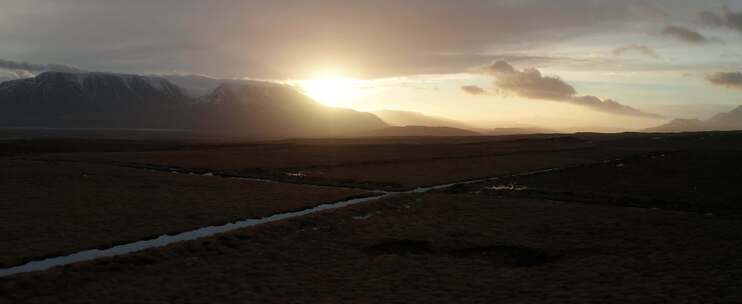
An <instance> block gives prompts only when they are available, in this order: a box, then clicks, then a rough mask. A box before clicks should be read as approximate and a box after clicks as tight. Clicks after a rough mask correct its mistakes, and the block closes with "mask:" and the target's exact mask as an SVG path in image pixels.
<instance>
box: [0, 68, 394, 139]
mask: <svg viewBox="0 0 742 304" xmlns="http://www.w3.org/2000/svg"><path fill="white" fill-rule="evenodd" d="M189 80H190V81H192V82H193V81H199V83H201V84H202V85H201V86H200V87H196V89H194V87H190V88H188V89H186V88H183V87H181V86H179V85H176V84H174V83H173V81H171V80H168V79H167V78H166V77H162V76H141V75H128V74H111V73H87V72H85V73H82V72H81V73H64V72H45V73H41V74H39V75H37V76H36V77H33V78H26V79H20V80H11V81H5V82H2V83H0V127H45V128H132V129H137V128H140V129H178V130H195V131H200V132H214V133H223V134H230V135H235V134H239V135H241V136H246V137H266V138H268V137H294V136H296V137H313V136H335V135H342V134H346V133H357V132H364V131H370V130H375V129H381V128H384V127H387V126H388V125H387V124H386V123H385V122H384V121H382V120H381V119H379V118H378V117H376V116H375V115H373V114H370V113H363V112H357V111H354V110H349V109H338V108H332V107H328V106H324V105H322V104H320V103H317V102H315V101H313V100H311V99H310V98H308V97H306V96H305V95H304V94H302V93H301V92H300V91H299V90H297V89H296V88H294V87H292V86H288V85H283V84H275V83H270V82H259V81H213V82H211V83H210V84H209V83H206V82H204V80H205V78H185V77H182V78H180V79H179V82H181V83H186V82H187V81H189ZM210 86H216V87H215V88H213V90H212V89H211V88H210ZM209 90H210V92H209V93H208V94H206V95H202V96H199V94H198V93H199V92H206V91H209Z"/></svg>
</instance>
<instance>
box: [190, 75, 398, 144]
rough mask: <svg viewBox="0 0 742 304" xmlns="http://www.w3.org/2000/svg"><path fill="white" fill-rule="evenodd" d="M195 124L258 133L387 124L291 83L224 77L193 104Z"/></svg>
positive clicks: (322, 132) (338, 131) (331, 131)
mask: <svg viewBox="0 0 742 304" xmlns="http://www.w3.org/2000/svg"><path fill="white" fill-rule="evenodd" d="M194 107H195V108H196V109H197V110H196V111H197V112H198V113H199V115H198V118H199V122H200V127H199V129H212V130H214V129H215V130H220V131H230V132H232V131H234V130H236V131H237V132H240V133H243V134H252V135H255V136H263V137H303V136H335V135H343V134H348V133H354V132H360V131H369V130H374V129H379V128H383V127H386V126H387V124H386V123H384V122H383V121H382V120H381V119H379V118H378V117H376V116H375V115H373V114H370V113H364V112H358V111H354V110H350V109H339V108H332V107H328V106H324V105H322V104H320V103H317V102H316V101H314V100H311V99H310V98H308V97H307V96H305V95H304V94H302V93H301V92H300V91H298V90H297V89H296V88H294V87H291V86H287V85H282V84H275V83H269V82H229V83H224V84H222V85H220V86H219V87H218V88H216V89H215V90H214V92H212V93H211V94H210V95H208V96H205V97H203V98H201V102H200V103H198V104H196V105H195V106H194Z"/></svg>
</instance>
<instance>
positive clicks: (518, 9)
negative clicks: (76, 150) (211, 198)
mask: <svg viewBox="0 0 742 304" xmlns="http://www.w3.org/2000/svg"><path fill="white" fill-rule="evenodd" d="M6 2H8V3H5V2H3V5H2V10H0V41H2V48H1V49H0V53H2V54H5V55H4V56H23V58H24V59H26V60H29V61H38V62H47V61H50V62H65V63H71V64H75V65H81V66H85V67H87V68H90V69H94V70H105V71H116V72H129V73H167V72H172V71H179V72H181V73H197V74H207V75H212V76H214V77H217V78H234V77H242V76H249V77H254V78H264V79H265V78H270V79H302V78H304V77H311V76H313V75H314V74H316V72H317V70H318V69H333V68H337V69H342V70H347V71H345V72H346V73H348V74H353V75H349V76H352V77H359V78H385V77H393V76H404V75H413V74H431V73H457V72H460V71H462V70H465V69H467V68H470V67H472V66H476V65H477V64H478V63H481V62H486V61H482V60H480V59H481V55H482V54H486V53H487V52H499V53H502V52H520V51H522V50H525V49H527V50H531V51H534V50H535V51H536V52H539V50H543V51H544V52H548V51H551V50H553V49H551V48H550V46H552V45H553V44H559V43H563V42H565V41H566V40H567V39H570V38H579V37H592V36H603V35H614V34H616V33H621V32H624V31H626V32H630V31H635V30H636V29H637V28H641V27H640V26H637V24H640V25H644V23H650V24H651V25H654V24H664V22H666V20H665V19H666V18H667V16H677V15H679V14H682V13H683V12H685V11H692V12H697V11H701V10H703V9H704V7H706V6H708V4H705V3H702V2H704V1H698V0H629V1H609V0H559V1H554V0H522V1H514V0H507V1H485V0H473V1H451V0H406V1H385V2H384V8H385V9H384V10H379V9H378V7H379V1H378V0H354V1H352V2H351V1H347V0H317V1H299V0H290V1H267V0H243V1H217V2H218V3H217V4H214V3H212V2H213V1H200V0H180V1H94V0H67V1H49V0H24V1H6ZM174 2H177V5H173V3H174ZM421 8H424V9H421ZM75 20H86V22H74V21H75ZM658 22H662V23H658ZM90 24H95V26H94V27H91V26H90ZM348 24H354V25H355V26H347V25H348ZM49 29H55V30H54V31H50V30H49ZM578 47H579V46H578ZM509 62H515V61H509Z"/></svg>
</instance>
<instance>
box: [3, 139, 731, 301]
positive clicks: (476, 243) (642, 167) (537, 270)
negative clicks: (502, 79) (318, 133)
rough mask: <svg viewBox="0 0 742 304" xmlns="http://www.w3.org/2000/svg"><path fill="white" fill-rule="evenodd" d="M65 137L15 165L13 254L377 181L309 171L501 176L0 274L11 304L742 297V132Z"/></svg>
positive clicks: (179, 226)
mask: <svg viewBox="0 0 742 304" xmlns="http://www.w3.org/2000/svg"><path fill="white" fill-rule="evenodd" d="M62 143H65V145H63V146H64V147H65V149H62V150H60V151H57V152H59V153H53V152H55V151H54V149H53V148H51V147H52V146H51V145H50V144H49V143H48V142H44V143H25V145H26V147H29V146H31V147H36V148H35V149H32V150H30V151H31V152H26V153H21V154H18V153H9V154H6V155H13V157H5V158H2V159H0V193H3V194H4V197H3V199H4V200H2V201H0V208H2V210H0V221H2V223H4V225H3V226H2V227H1V228H0V229H2V230H0V235H3V236H4V237H5V239H4V241H3V242H2V246H3V247H2V248H0V250H1V251H0V252H2V253H3V255H2V259H3V260H0V261H3V262H0V267H1V265H2V263H5V265H10V264H17V263H18V261H24V260H28V259H34V258H39V257H42V256H49V255H55V254H60V253H67V252H70V251H74V250H78V249H82V248H92V247H108V246H110V245H111V244H115V243H120V242H126V241H130V240H138V239H141V238H146V237H150V236H155V235H158V234H161V233H166V232H180V231H184V230H190V229H193V228H196V227H201V226H205V225H209V224H221V223H224V222H228V221H231V220H235V219H239V218H249V217H260V216H264V215H268V214H272V213H276V212H281V211H287V210H295V209H300V208H306V207H309V206H313V205H317V204H319V203H321V202H328V201H334V200H338V199H341V198H347V197H353V196H362V195H366V194H367V192H366V191H364V190H351V189H347V188H336V187H317V186H311V185H301V184H302V183H306V184H327V185H351V186H359V187H365V188H373V189H395V190H396V189H409V188H412V187H416V186H419V185H430V184H438V183H447V182H453V181H461V180H469V179H473V178H479V177H491V176H503V178H502V179H501V180H498V181H495V182H487V183H479V184H467V185H459V186H455V187H451V188H448V189H442V190H437V191H436V192H435V193H427V194H398V195H396V196H393V197H391V198H387V199H384V200H379V201H374V202H370V203H366V204H361V205H356V206H352V207H347V208H343V209H338V210H333V211H324V212H321V213H317V214H313V215H308V216H304V217H299V218H295V219H291V220H285V221H279V222H275V223H271V224H266V225H262V226H256V227H252V228H246V229H240V230H236V231H233V232H229V233H226V234H222V235H218V236H214V237H210V238H204V239H199V240H195V241H187V242H182V243H177V244H172V245H169V246H167V247H163V248H154V249H149V250H146V251H143V252H139V253H134V254H127V255H123V256H118V257H113V258H105V259H99V260H94V261H90V262H83V263H77V264H72V265H68V266H62V267H57V268H53V269H50V270H47V271H42V272H35V273H28V274H19V275H14V276H10V277H5V278H0V303H6V302H7V303H143V302H144V303H232V302H250V303H252V302H257V303H287V302H288V303H292V302H293V303H306V302H320V303H337V302H341V303H377V302H383V303H387V302H392V303H410V302H423V303H454V302H455V303H459V302H478V303H492V302H505V303H533V302H544V303H564V302H571V303H595V302H600V303H626V302H636V303H668V302H670V303H739V302H742V292H740V291H739V288H738V287H739V285H740V282H742V266H741V265H742V257H740V255H739V254H738V252H739V251H740V250H742V223H740V221H739V217H740V216H741V215H742V211H741V210H742V208H740V206H741V205H740V203H739V202H742V188H740V187H738V186H737V184H738V182H739V181H740V180H742V175H740V174H741V173H740V172H742V170H739V168H741V167H742V163H741V162H742V160H740V159H739V155H742V134H741V133H735V132H726V133H697V134H674V135H668V134H618V135H602V134H577V135H570V136H560V135H537V136H515V137H503V138H498V137H492V138H486V137H480V138H457V139H445V138H435V139H424V138H414V139H408V140H407V141H405V140H403V139H333V140H320V139H313V140H291V141H281V142H268V143H238V144H193V143H161V144H159V145H158V144H157V143H151V142H150V143H146V142H145V143H141V142H118V141H116V142H113V143H112V142H102V143H101V145H102V146H100V147H99V146H96V145H95V144H94V143H90V142H85V144H79V143H75V142H72V143H71V142H69V141H62ZM2 145H3V143H0V146H2ZM9 145H11V146H13V145H18V142H12V143H10V144H9ZM111 145H113V146H111ZM22 150H23V149H16V151H22ZM21 157H22V158H21ZM550 167H564V169H562V170H558V171H552V172H548V173H542V174H537V175H529V176H517V177H508V176H507V175H509V174H513V173H522V172H528V171H531V170H537V169H543V168H550ZM147 168H152V169H156V170H154V171H153V170H147ZM170 168H183V169H188V170H193V171H196V172H200V173H205V172H216V173H221V174H226V175H237V176H256V177H269V178H273V179H276V180H282V181H286V182H290V183H258V182H248V181H244V180H236V179H225V178H221V177H207V176H197V175H186V174H173V173H170V172H168V171H169V170H170ZM158 170H159V171H158ZM495 186H505V187H502V188H498V189H500V190H494V189H493V187H495ZM515 190H519V191H515ZM152 286H157V288H153V287H152Z"/></svg>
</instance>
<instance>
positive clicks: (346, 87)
mask: <svg viewBox="0 0 742 304" xmlns="http://www.w3.org/2000/svg"><path fill="white" fill-rule="evenodd" d="M360 82H361V81H360V80H357V79H353V78H350V77H346V76H341V75H338V74H324V75H322V76H320V77H317V78H314V79H309V80H302V81H299V86H300V87H301V89H302V90H303V91H304V93H305V94H307V96H309V97H310V98H312V99H314V100H316V101H318V102H321V103H323V104H325V105H328V106H333V107H341V106H347V103H348V102H349V101H350V100H352V99H353V98H356V97H359V96H361V95H363V93H362V89H361V88H360Z"/></svg>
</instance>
